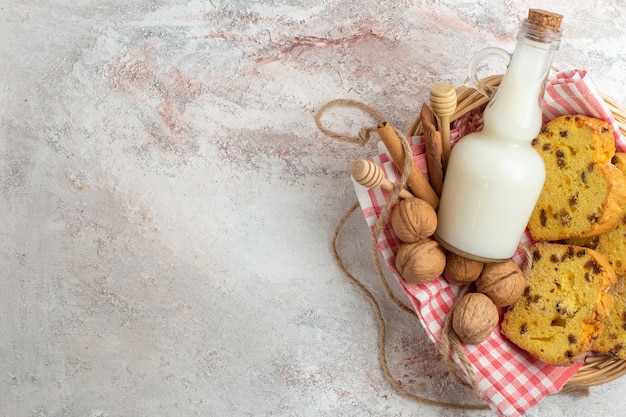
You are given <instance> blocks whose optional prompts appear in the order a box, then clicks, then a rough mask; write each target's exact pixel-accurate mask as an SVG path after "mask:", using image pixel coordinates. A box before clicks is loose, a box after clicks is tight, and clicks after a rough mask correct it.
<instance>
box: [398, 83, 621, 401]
mask: <svg viewBox="0 0 626 417" xmlns="http://www.w3.org/2000/svg"><path fill="white" fill-rule="evenodd" d="M501 80H502V75H494V76H491V77H487V78H484V79H483V80H482V82H483V83H484V84H486V85H488V86H492V87H496V86H498V85H499V84H500V81H501ZM456 92H457V108H456V112H455V113H454V115H453V116H452V117H451V121H454V120H456V119H458V118H459V117H461V116H463V115H464V114H466V113H468V112H470V111H472V110H474V109H476V108H479V107H481V106H483V105H485V104H487V102H488V101H489V98H488V97H485V96H484V95H483V94H481V93H480V92H478V91H477V90H474V89H472V88H467V87H459V88H457V89H456ZM602 98H603V99H604V101H605V102H606V103H607V105H608V106H609V108H610V110H611V113H612V114H613V117H614V118H615V120H616V122H617V123H618V125H619V128H620V131H621V132H622V134H624V135H626V108H624V107H622V106H621V105H620V104H619V103H617V102H616V101H615V100H613V99H611V98H609V97H607V96H604V95H603V96H602ZM422 131H423V130H422V125H421V120H420V117H419V115H418V116H417V118H416V119H415V121H414V122H413V124H412V126H411V127H410V129H409V131H408V132H407V136H415V135H419V134H421V133H422ZM624 374H626V360H622V359H616V358H613V357H610V356H607V355H590V356H588V357H587V358H586V359H585V363H584V364H583V366H582V367H581V368H580V370H579V371H578V372H577V373H576V374H575V375H574V376H573V377H572V378H571V379H570V380H569V381H568V383H567V385H566V387H565V388H566V389H567V390H577V389H585V388H588V387H592V386H596V385H601V384H604V383H607V382H610V381H613V380H615V379H617V378H619V377H621V376H622V375H624Z"/></svg>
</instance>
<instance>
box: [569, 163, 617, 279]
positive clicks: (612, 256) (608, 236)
mask: <svg viewBox="0 0 626 417" xmlns="http://www.w3.org/2000/svg"><path fill="white" fill-rule="evenodd" d="M612 162H613V164H614V165H615V166H616V167H617V168H619V169H620V170H621V171H622V172H623V173H624V174H626V153H622V152H617V153H615V156H614V157H613V159H612ZM567 243H570V244H573V245H579V246H586V247H588V248H591V249H595V250H597V251H598V252H600V253H603V254H604V255H606V256H607V258H609V261H610V262H611V265H613V268H615V272H616V273H617V274H620V275H626V259H624V257H625V256H626V207H624V208H623V209H622V214H621V216H620V218H619V220H618V221H617V224H616V225H615V227H613V229H611V230H610V231H608V232H606V233H603V234H601V235H598V236H593V237H589V238H576V239H568V240H567Z"/></svg>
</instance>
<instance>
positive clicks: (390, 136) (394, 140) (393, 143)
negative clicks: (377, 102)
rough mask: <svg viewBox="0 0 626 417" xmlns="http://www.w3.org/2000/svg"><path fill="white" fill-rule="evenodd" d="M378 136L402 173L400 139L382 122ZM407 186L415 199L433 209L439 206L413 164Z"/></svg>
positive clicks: (403, 154) (429, 187)
mask: <svg viewBox="0 0 626 417" xmlns="http://www.w3.org/2000/svg"><path fill="white" fill-rule="evenodd" d="M376 130H377V131H378V135H379V136H380V139H381V140H382V141H383V143H384V144H385V147H386V148H387V151H388V152H389V154H390V155H391V159H392V160H393V162H394V163H395V164H396V166H397V167H398V169H399V170H400V171H402V168H403V167H404V160H405V152H404V147H403V146H402V142H401V141H400V138H399V137H398V135H397V134H396V131H395V130H394V129H393V127H392V126H391V124H390V123H389V122H382V123H380V124H379V125H378V126H377V127H376ZM407 185H408V186H409V188H410V189H411V191H412V192H413V194H415V196H416V197H419V198H421V199H422V200H425V201H426V202H428V203H429V204H430V205H431V206H432V207H433V208H434V209H436V208H437V207H438V206H439V197H438V196H437V194H436V193H435V191H434V190H433V188H432V187H431V186H430V184H429V183H428V180H427V179H426V177H425V176H424V174H422V172H421V171H420V170H419V168H418V167H417V165H415V163H413V162H411V170H410V171H409V177H408V179H407Z"/></svg>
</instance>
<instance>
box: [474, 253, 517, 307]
mask: <svg viewBox="0 0 626 417" xmlns="http://www.w3.org/2000/svg"><path fill="white" fill-rule="evenodd" d="M525 287H526V280H525V279H524V275H523V274H522V270H521V269H520V268H519V267H518V266H517V265H516V264H515V262H513V261H512V260H509V261H506V262H500V263H489V264H486V265H485V267H484V268H483V272H482V273H481V274H480V277H478V279H477V280H476V291H478V292H481V293H483V294H485V295H487V296H488V297H489V298H491V301H493V302H494V304H495V305H496V306H498V307H507V306H510V305H511V304H513V303H514V302H515V301H516V300H517V299H518V298H519V297H520V296H521V295H522V293H523V292H524V288H525Z"/></svg>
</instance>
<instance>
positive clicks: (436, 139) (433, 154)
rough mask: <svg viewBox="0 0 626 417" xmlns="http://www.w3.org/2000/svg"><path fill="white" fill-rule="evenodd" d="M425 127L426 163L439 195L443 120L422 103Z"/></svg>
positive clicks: (431, 180) (441, 185)
mask: <svg viewBox="0 0 626 417" xmlns="http://www.w3.org/2000/svg"><path fill="white" fill-rule="evenodd" d="M420 118H421V119H422V126H423V128H424V147H425V148H426V163H427V164H428V178H430V185H431V186H432V187H433V189H434V190H435V192H436V193H437V195H439V196H440V195H441V190H442V188H443V145H442V141H441V131H440V130H439V126H441V122H440V121H439V118H438V117H437V115H436V114H435V113H434V112H433V111H432V109H431V108H430V107H429V106H428V105H427V104H424V105H422V111H421V113H420Z"/></svg>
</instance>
